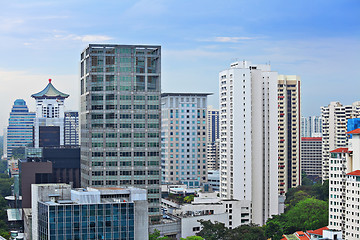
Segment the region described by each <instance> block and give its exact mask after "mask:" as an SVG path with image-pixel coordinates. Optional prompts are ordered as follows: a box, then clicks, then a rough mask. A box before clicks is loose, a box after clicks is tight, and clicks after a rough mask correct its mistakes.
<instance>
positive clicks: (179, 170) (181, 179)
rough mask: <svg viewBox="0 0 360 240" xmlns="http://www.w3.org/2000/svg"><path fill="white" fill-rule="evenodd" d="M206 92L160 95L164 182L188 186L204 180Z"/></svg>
mask: <svg viewBox="0 0 360 240" xmlns="http://www.w3.org/2000/svg"><path fill="white" fill-rule="evenodd" d="M208 95H210V94H208V93H163V94H162V95H161V151H162V153H161V167H162V182H163V183H182V184H186V185H187V186H188V187H190V188H194V187H199V186H201V185H202V183H203V182H207V163H206V159H207V157H206V142H207V140H206V132H207V131H206V126H207V125H206V112H207V96H208Z"/></svg>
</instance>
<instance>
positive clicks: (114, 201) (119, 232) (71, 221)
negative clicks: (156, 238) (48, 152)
mask: <svg viewBox="0 0 360 240" xmlns="http://www.w3.org/2000/svg"><path fill="white" fill-rule="evenodd" d="M146 200H147V199H146V190H144V189H139V188H105V187H104V188H86V189H85V188H80V189H71V186H70V185H68V184H33V185H32V238H31V239H34V240H42V239H79V240H87V239H109V240H111V239H114V240H119V239H124V240H135V239H148V218H147V212H146V209H147V205H148V203H147V201H146ZM25 229H28V227H26V228H25ZM25 234H26V235H27V236H29V235H30V233H25ZM27 239H30V238H27Z"/></svg>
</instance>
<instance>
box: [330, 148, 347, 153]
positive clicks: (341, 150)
mask: <svg viewBox="0 0 360 240" xmlns="http://www.w3.org/2000/svg"><path fill="white" fill-rule="evenodd" d="M330 152H331V153H348V152H349V151H348V148H337V149H335V150H332V151H330Z"/></svg>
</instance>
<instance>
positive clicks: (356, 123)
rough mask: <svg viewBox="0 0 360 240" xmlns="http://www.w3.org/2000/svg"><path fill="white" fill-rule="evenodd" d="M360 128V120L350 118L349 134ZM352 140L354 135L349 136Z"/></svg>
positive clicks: (348, 123)
mask: <svg viewBox="0 0 360 240" xmlns="http://www.w3.org/2000/svg"><path fill="white" fill-rule="evenodd" d="M357 128H360V118H350V119H348V122H347V132H350V131H352V130H355V129H357ZM348 137H349V138H350V139H351V138H352V134H349V136H348Z"/></svg>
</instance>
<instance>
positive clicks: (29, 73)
mask: <svg viewBox="0 0 360 240" xmlns="http://www.w3.org/2000/svg"><path fill="white" fill-rule="evenodd" d="M0 3H1V10H0V11H1V14H0V103H1V104H0V129H3V128H4V127H6V126H7V124H8V122H7V121H8V118H9V112H10V110H11V107H12V105H13V102H14V101H15V100H16V99H18V98H22V99H24V100H25V101H26V102H27V104H28V106H29V108H30V110H32V111H34V110H35V101H34V99H32V98H31V97H30V95H31V94H33V93H37V92H39V91H41V90H42V89H44V88H45V86H46V85H47V83H48V79H49V78H51V79H53V81H52V83H53V84H54V86H55V87H56V88H57V89H58V90H60V91H62V92H65V93H68V94H70V97H69V98H68V99H67V100H66V102H65V103H66V109H67V110H78V109H79V102H80V98H79V62H80V53H81V51H82V50H83V49H84V48H85V47H86V46H87V44H89V43H109V44H131V45H132V44H154V45H155V44H156V45H161V47H162V53H161V54H162V60H161V61H162V91H163V92H209V93H214V95H212V96H210V97H209V101H208V102H209V105H213V106H215V107H218V91H219V90H218V74H219V72H220V71H222V70H224V69H227V68H228V67H229V66H230V63H232V62H234V61H236V60H248V61H251V62H252V63H254V64H265V63H270V64H271V68H272V70H273V71H277V72H278V73H279V74H289V75H299V76H300V77H301V112H302V115H304V116H310V115H320V107H321V106H325V105H328V104H329V103H330V102H331V101H340V102H341V103H343V104H351V103H352V102H355V101H357V100H360V98H359V89H360V18H359V13H360V1H358V0H341V1H340V0H332V1H328V0H326V1H325V0H311V1H309V0H303V1H284V0H281V1H280V0H272V1H268V0H266V1H265V0H223V1H215V0H213V1H212V0H207V1H205V0H192V1H190V0H182V1H179V0H139V1H135V0H120V1H119V0H114V1H108V0H103V1H95V0H77V1H73V0H71V1H70V0H62V1H51V0H46V1H32V0H26V1H4V0H0ZM1 132H2V131H1V130H0V134H1Z"/></svg>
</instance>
